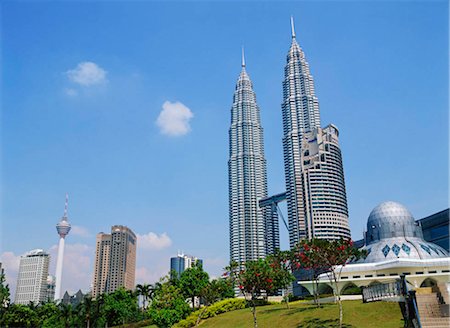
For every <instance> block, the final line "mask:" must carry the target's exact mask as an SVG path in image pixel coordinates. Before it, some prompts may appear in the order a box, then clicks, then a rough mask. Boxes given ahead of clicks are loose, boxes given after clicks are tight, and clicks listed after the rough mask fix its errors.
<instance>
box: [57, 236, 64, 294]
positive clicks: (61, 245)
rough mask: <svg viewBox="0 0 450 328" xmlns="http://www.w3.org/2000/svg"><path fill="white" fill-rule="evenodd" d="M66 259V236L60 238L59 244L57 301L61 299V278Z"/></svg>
mask: <svg viewBox="0 0 450 328" xmlns="http://www.w3.org/2000/svg"><path fill="white" fill-rule="evenodd" d="M63 261H64V237H61V238H60V239H59V246H58V260H57V262H56V287H55V301H58V300H59V299H61V278H62V268H63Z"/></svg>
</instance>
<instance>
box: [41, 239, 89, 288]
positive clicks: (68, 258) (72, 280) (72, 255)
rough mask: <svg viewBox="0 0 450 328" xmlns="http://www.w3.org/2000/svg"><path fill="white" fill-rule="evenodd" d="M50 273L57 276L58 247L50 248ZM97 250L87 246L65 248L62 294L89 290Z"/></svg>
mask: <svg viewBox="0 0 450 328" xmlns="http://www.w3.org/2000/svg"><path fill="white" fill-rule="evenodd" d="M49 253H50V257H51V258H50V269H49V273H50V274H52V275H55V272H56V260H57V254H58V245H53V246H52V247H50V250H49ZM94 255H95V249H94V248H93V247H91V246H89V245H86V244H66V245H65V248H64V263H63V275H62V286H61V292H62V293H64V292H65V291H66V290H67V291H68V292H69V294H73V293H75V292H77V291H78V290H79V289H81V290H82V291H83V292H84V291H87V290H89V288H90V285H91V282H92V268H93V263H94V262H93V258H94Z"/></svg>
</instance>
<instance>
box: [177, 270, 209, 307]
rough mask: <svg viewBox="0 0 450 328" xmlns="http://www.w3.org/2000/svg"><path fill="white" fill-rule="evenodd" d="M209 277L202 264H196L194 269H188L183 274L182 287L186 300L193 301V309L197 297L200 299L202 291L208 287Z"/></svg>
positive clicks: (181, 277)
mask: <svg viewBox="0 0 450 328" xmlns="http://www.w3.org/2000/svg"><path fill="white" fill-rule="evenodd" d="M208 281H209V275H208V273H206V272H205V271H203V268H202V265H201V263H200V262H196V263H195V264H194V266H193V267H192V268H188V269H186V270H185V271H183V272H182V273H181V276H180V281H179V284H180V287H181V290H182V291H183V294H184V295H185V296H186V298H190V299H191V301H192V308H193V309H195V297H200V294H201V291H202V289H203V288H205V287H206V285H207V284H208Z"/></svg>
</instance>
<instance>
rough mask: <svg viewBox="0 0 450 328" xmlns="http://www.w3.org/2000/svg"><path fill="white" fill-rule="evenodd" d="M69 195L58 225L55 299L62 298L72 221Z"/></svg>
mask: <svg viewBox="0 0 450 328" xmlns="http://www.w3.org/2000/svg"><path fill="white" fill-rule="evenodd" d="M68 201H69V197H68V195H67V194H66V203H65V206H64V215H63V217H62V218H61V221H59V222H58V224H57V225H56V231H57V232H58V235H59V245H58V260H57V262H56V282H55V283H56V286H55V301H57V300H59V299H60V298H61V282H62V281H61V280H62V270H63V264H64V244H65V240H66V236H67V235H68V234H69V231H70V228H71V226H70V223H69V221H68V218H67V205H68Z"/></svg>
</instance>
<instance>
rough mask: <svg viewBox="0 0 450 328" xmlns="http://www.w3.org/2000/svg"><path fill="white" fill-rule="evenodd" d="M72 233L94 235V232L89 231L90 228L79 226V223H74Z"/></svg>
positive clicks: (82, 235) (81, 235)
mask: <svg viewBox="0 0 450 328" xmlns="http://www.w3.org/2000/svg"><path fill="white" fill-rule="evenodd" d="M70 233H71V234H72V235H75V236H80V237H90V236H92V234H91V233H90V232H89V230H88V229H86V228H85V227H81V226H77V225H73V226H72V229H71V230H70Z"/></svg>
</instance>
